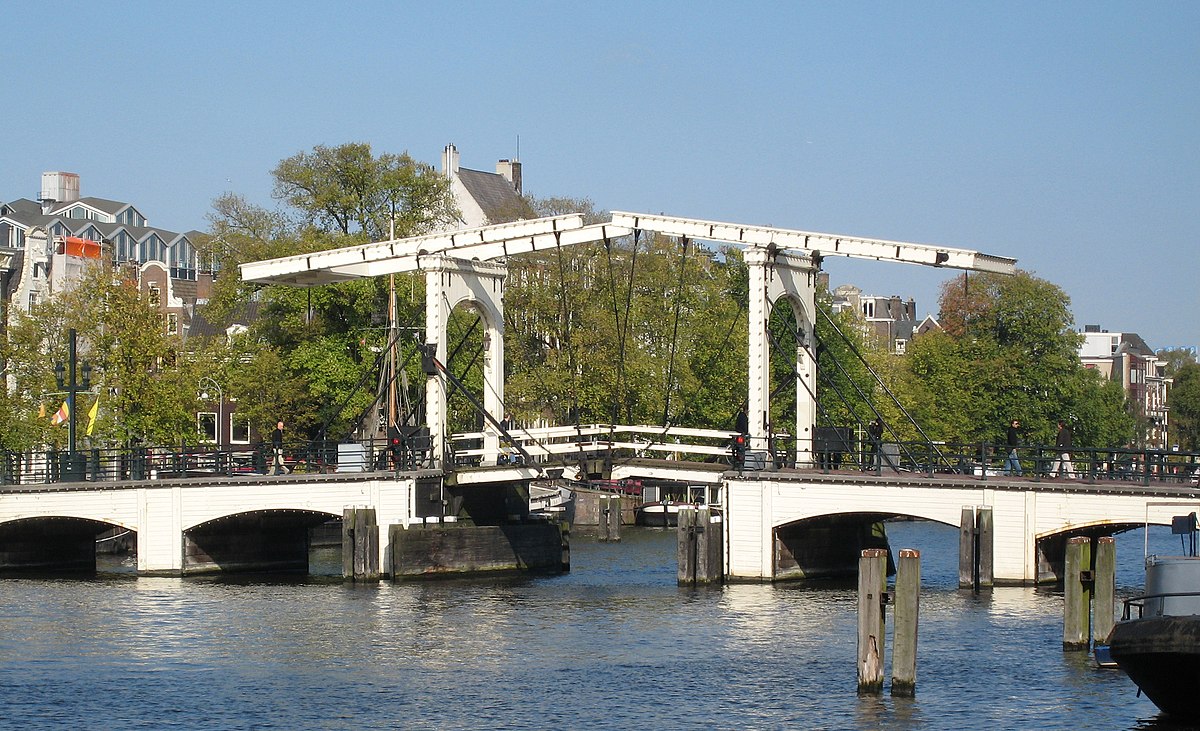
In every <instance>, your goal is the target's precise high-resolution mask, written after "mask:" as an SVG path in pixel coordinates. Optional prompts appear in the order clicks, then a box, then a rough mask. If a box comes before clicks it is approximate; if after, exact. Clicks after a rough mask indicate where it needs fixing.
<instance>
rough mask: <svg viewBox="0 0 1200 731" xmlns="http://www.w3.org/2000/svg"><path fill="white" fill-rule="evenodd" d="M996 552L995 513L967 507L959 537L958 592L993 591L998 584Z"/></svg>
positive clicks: (965, 507) (983, 507) (988, 509)
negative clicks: (988, 589) (961, 590)
mask: <svg viewBox="0 0 1200 731" xmlns="http://www.w3.org/2000/svg"><path fill="white" fill-rule="evenodd" d="M994 563H995V561H994V556H993V552H992V509H991V507H989V506H986V505H980V506H972V505H967V506H964V507H963V509H962V520H961V522H960V523H959V536H958V588H960V589H972V590H974V591H977V592H978V591H979V590H980V589H986V588H990V587H991V586H992V585H993V584H994V583H995V571H994Z"/></svg>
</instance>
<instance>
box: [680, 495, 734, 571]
mask: <svg viewBox="0 0 1200 731" xmlns="http://www.w3.org/2000/svg"><path fill="white" fill-rule="evenodd" d="M723 529H724V524H723V523H722V522H721V516H720V514H719V513H715V512H714V511H713V510H712V509H711V508H709V507H708V506H704V505H700V506H694V507H693V506H685V507H681V508H680V509H679V524H678V530H677V535H678V537H679V543H678V546H679V550H678V565H679V574H678V578H679V585H680V586H693V585H697V584H720V583H722V582H723V581H724V580H725V550H724V538H723V536H724V530H723Z"/></svg>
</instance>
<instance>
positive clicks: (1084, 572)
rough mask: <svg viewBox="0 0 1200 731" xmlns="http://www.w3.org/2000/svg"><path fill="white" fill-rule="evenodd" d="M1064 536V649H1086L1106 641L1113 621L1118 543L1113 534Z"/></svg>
mask: <svg viewBox="0 0 1200 731" xmlns="http://www.w3.org/2000/svg"><path fill="white" fill-rule="evenodd" d="M1095 548H1096V551H1095V557H1094V559H1095V560H1093V556H1092V539H1091V538H1088V537H1086V536H1075V537H1074V538H1069V539H1067V548H1066V559H1065V561H1064V567H1063V649H1064V650H1084V651H1086V650H1088V649H1089V648H1090V647H1091V644H1092V642H1093V641H1095V642H1096V643H1098V644H1105V643H1107V642H1108V636H1109V634H1111V633H1112V628H1113V624H1114V621H1115V617H1116V615H1115V611H1114V609H1115V607H1116V592H1117V579H1116V567H1117V544H1116V540H1115V539H1114V538H1113V537H1112V536H1102V537H1100V538H1097V539H1096V546H1095Z"/></svg>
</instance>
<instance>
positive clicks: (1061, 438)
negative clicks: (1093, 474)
mask: <svg viewBox="0 0 1200 731" xmlns="http://www.w3.org/2000/svg"><path fill="white" fill-rule="evenodd" d="M1073 437H1074V435H1073V434H1072V432H1071V427H1070V426H1069V425H1068V424H1067V423H1066V422H1064V421H1062V420H1061V419H1060V420H1059V422H1058V436H1057V437H1055V439H1054V447H1055V451H1056V452H1058V463H1057V464H1055V465H1054V472H1055V473H1057V475H1058V476H1059V477H1066V478H1067V479H1068V480H1073V479H1075V463H1074V462H1072V461H1071V447H1072V446H1073V445H1072V442H1073V441H1074V439H1073Z"/></svg>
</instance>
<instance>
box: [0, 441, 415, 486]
mask: <svg viewBox="0 0 1200 731" xmlns="http://www.w3.org/2000/svg"><path fill="white" fill-rule="evenodd" d="M282 456H283V459H282V466H281V468H280V470H279V471H280V472H281V473H288V474H291V473H301V474H302V473H314V474H322V473H332V472H363V471H367V472H371V471H393V470H410V469H419V468H422V467H425V466H428V463H429V440H428V438H427V437H425V438H418V439H414V438H406V439H403V440H390V439H388V440H384V439H381V440H374V441H358V442H353V443H341V444H339V443H337V442H330V441H306V442H289V443H285V444H284V448H283V455H282ZM275 471H276V465H275V455H274V453H273V450H272V448H271V445H270V444H256V445H235V446H233V447H227V448H217V447H215V446H212V445H206V446H180V447H174V448H170V447H159V446H154V447H150V446H139V447H126V448H117V449H87V450H78V451H76V452H75V453H74V454H72V453H69V452H66V451H58V450H30V451H26V452H12V451H0V485H39V484H50V483H57V482H118V481H126V480H134V481H136V480H157V479H169V478H181V477H197V478H198V477H221V476H226V477H236V476H240V475H269V474H274V473H275Z"/></svg>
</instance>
